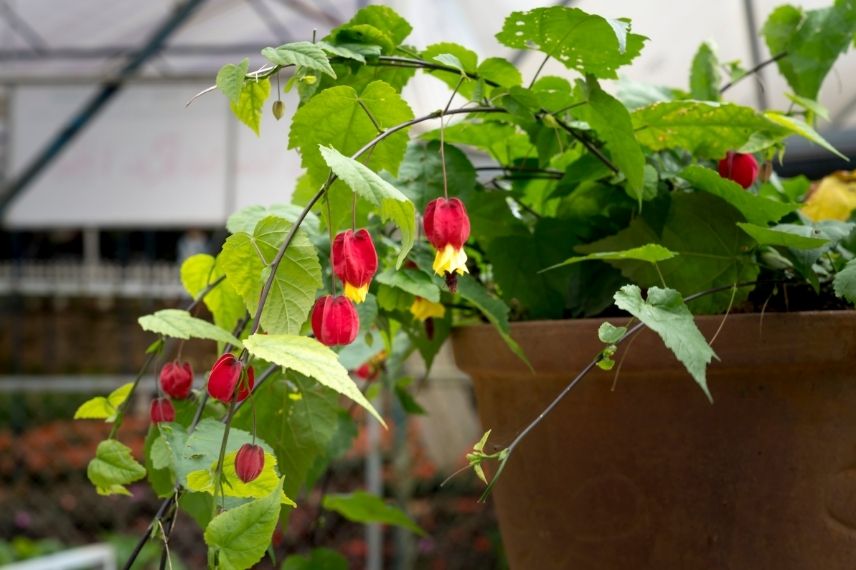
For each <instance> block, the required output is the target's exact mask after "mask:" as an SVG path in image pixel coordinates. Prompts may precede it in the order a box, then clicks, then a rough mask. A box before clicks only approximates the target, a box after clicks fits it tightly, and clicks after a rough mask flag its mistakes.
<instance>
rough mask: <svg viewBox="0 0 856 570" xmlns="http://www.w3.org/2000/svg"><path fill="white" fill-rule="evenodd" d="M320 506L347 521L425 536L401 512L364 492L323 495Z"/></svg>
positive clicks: (422, 531)
mask: <svg viewBox="0 0 856 570" xmlns="http://www.w3.org/2000/svg"><path fill="white" fill-rule="evenodd" d="M321 504H322V505H323V506H324V508H325V509H327V510H330V511H335V512H337V513H339V514H340V515H342V516H343V517H345V518H346V519H348V520H349V521H353V522H358V523H382V524H389V525H393V526H400V527H401V528H406V529H407V530H409V531H410V532H412V533H415V534H418V535H420V536H426V533H425V531H424V530H422V529H421V528H420V527H419V526H418V525H417V524H416V523H415V522H413V520H412V519H411V518H410V517H408V516H407V515H406V514H405V513H403V512H402V511H401V510H399V509H397V508H395V507H392V506H390V505H387V504H386V503H384V502H383V499H381V498H380V497H378V496H377V495H372V494H370V493H366V492H365V491H355V492H353V493H349V494H347V495H325V496H324V500H323V501H322V503H321Z"/></svg>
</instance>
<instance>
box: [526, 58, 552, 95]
mask: <svg viewBox="0 0 856 570" xmlns="http://www.w3.org/2000/svg"><path fill="white" fill-rule="evenodd" d="M548 61H550V56H549V55H546V56H544V60H543V61H542V62H541V65H539V66H538V69H536V70H535V75H533V76H532V81H530V82H529V89H532V86H533V85H535V81H537V80H538V76H539V75H541V71H542V70H543V69H544V66H545V65H547V62H548Z"/></svg>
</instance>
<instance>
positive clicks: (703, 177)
mask: <svg viewBox="0 0 856 570" xmlns="http://www.w3.org/2000/svg"><path fill="white" fill-rule="evenodd" d="M678 176H680V177H681V178H683V179H684V180H686V181H687V182H689V183H690V184H692V185H693V187H694V188H696V189H697V190H703V191H705V192H709V193H710V194H713V195H714V196H719V197H720V198H722V199H723V200H725V201H726V202H728V203H729V204H731V205H732V206H734V207H735V208H737V209H738V210H739V211H740V213H741V214H743V216H744V217H745V218H746V220H747V221H749V222H751V223H753V224H758V225H765V224H767V223H768V222H776V221H778V220H780V219H781V218H782V217H783V216H785V215H787V214H790V213H791V212H793V211H795V210H796V209H797V208H798V205H797V204H785V203H783V202H778V201H776V200H770V199H768V198H762V197H760V196H756V195H755V194H752V193H751V192H747V191H746V190H745V189H743V187H741V186H740V185H739V184H737V183H736V182H733V181H731V180H728V179H726V178H723V177H721V176H720V175H719V173H717V172H716V171H714V170H711V169H710V168H705V167H703V166H699V165H697V164H693V165H691V166H688V167H686V168H685V169H684V170H682V171H681V172H680V174H678Z"/></svg>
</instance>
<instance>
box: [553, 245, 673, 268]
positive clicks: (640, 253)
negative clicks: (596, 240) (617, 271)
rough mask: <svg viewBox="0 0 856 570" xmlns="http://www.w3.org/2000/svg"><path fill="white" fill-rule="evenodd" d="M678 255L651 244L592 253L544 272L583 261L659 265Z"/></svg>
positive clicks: (567, 260)
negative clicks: (625, 260) (636, 261)
mask: <svg viewBox="0 0 856 570" xmlns="http://www.w3.org/2000/svg"><path fill="white" fill-rule="evenodd" d="M676 255H677V254H676V253H675V252H673V251H669V250H668V249H666V248H665V247H663V246H662V245H658V244H656V243H649V244H645V245H642V246H639V247H634V248H631V249H626V250H624V251H598V252H595V253H590V254H588V255H580V256H576V257H571V258H569V259H566V260H565V261H563V262H562V263H559V264H556V265H553V266H551V267H548V268H547V269H543V270H542V271H548V270H550V269H556V268H557V267H564V266H565V265H572V264H574V263H580V262H581V261H595V260H600V261H618V260H624V259H635V260H638V261H647V262H649V263H657V262H658V261H665V260H667V259H671V258H673V257H675V256H676Z"/></svg>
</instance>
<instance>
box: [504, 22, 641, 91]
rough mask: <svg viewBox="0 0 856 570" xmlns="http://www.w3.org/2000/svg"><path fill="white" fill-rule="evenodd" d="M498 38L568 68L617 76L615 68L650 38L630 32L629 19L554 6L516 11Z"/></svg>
mask: <svg viewBox="0 0 856 570" xmlns="http://www.w3.org/2000/svg"><path fill="white" fill-rule="evenodd" d="M496 39H498V40H499V41H500V42H501V43H502V44H504V45H506V46H508V47H510V48H514V49H533V48H534V49H537V50H538V51H541V52H543V53H545V54H547V55H549V56H551V57H553V58H555V59H556V60H558V61H559V62H561V63H562V64H563V65H564V66H565V67H567V68H568V69H573V70H576V71H579V72H580V73H583V74H585V73H591V74H593V75H596V76H597V77H602V78H605V79H615V78H616V77H617V75H616V72H615V70H616V69H618V68H619V67H621V66H623V65H627V64H628V63H630V62H631V61H633V59H634V58H635V57H636V56H637V55H639V52H641V51H642V46H643V44H644V42H645V39H646V38H645V37H644V36H640V35H638V34H633V33H630V24H629V22H627V21H624V20H610V19H607V18H602V17H601V16H597V15H594V14H588V13H586V12H583V11H582V10H580V9H579V8H565V7H561V6H553V7H551V8H536V9H534V10H530V11H528V12H512V13H511V15H509V16H508V17H507V18H506V19H505V24H504V25H503V27H502V31H501V32H499V33H498V34H496Z"/></svg>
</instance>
